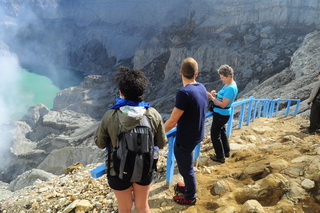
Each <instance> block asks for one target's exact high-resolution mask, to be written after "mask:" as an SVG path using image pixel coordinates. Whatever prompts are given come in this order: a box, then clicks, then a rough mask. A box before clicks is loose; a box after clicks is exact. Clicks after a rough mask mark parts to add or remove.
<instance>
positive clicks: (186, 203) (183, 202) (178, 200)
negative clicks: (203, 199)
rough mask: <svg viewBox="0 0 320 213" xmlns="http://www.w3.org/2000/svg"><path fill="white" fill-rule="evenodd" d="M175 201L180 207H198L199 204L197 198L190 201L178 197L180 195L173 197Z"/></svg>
mask: <svg viewBox="0 0 320 213" xmlns="http://www.w3.org/2000/svg"><path fill="white" fill-rule="evenodd" d="M173 200H174V202H176V203H177V204H180V205H196V203H197V199H196V198H194V199H190V200H189V199H186V198H185V197H184V196H178V195H175V196H173Z"/></svg>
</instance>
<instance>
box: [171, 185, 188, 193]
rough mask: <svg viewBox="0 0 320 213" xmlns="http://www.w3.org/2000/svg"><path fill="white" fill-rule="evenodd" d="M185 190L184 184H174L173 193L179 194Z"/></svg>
mask: <svg viewBox="0 0 320 213" xmlns="http://www.w3.org/2000/svg"><path fill="white" fill-rule="evenodd" d="M185 190H186V187H185V185H183V183H181V182H178V183H177V184H176V185H175V186H174V193H175V194H179V193H182V194H183V193H184V192H185Z"/></svg>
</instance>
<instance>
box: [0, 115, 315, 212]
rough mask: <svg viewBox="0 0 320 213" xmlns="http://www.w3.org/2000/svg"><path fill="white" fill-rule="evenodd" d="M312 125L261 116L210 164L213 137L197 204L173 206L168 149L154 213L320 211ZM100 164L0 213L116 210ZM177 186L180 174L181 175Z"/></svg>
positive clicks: (70, 173) (29, 191) (39, 185)
mask: <svg viewBox="0 0 320 213" xmlns="http://www.w3.org/2000/svg"><path fill="white" fill-rule="evenodd" d="M308 123H309V121H308V119H306V118H304V117H300V116H297V117H275V118H258V119H257V120H255V121H254V122H252V123H251V124H250V126H244V127H242V128H241V129H234V130H233V132H232V136H231V137H230V144H231V149H232V154H231V157H230V158H228V159H227V160H226V163H224V164H219V163H216V162H213V161H211V160H210V158H209V156H210V155H212V154H213V149H212V145H211V143H210V139H209V137H207V138H206V139H205V141H204V142H203V143H202V149H201V156H200V159H199V161H198V162H197V165H196V168H195V169H196V176H197V183H198V189H197V196H198V199H197V205H195V206H180V205H178V204H176V203H174V202H173V201H172V196H173V187H172V185H170V186H169V187H168V186H167V184H166V181H165V175H164V174H165V173H164V170H165V167H164V164H165V154H164V153H165V151H163V152H162V154H163V155H162V156H161V157H160V164H161V165H160V167H161V168H160V170H161V173H159V174H158V175H157V180H156V183H155V184H153V186H152V191H151V193H150V201H149V203H150V207H151V212H155V213H158V212H201V213H205V212H216V213H224V212H225V213H237V212H239V213H240V212H241V213H245V212H256V213H262V212H265V213H275V212H276V213H287V212H288V213H291V212H296V213H300V212H306V213H316V212H320V135H319V134H318V135H309V134H306V133H304V132H303V131H304V130H305V129H306V127H307V126H308ZM96 166H97V164H94V165H93V164H92V165H89V166H87V167H85V168H84V167H83V166H81V165H75V166H74V167H72V168H69V169H68V170H67V174H66V175H61V176H56V177H55V178H53V179H51V180H50V181H47V182H41V181H37V182H36V183H35V184H34V185H33V186H31V187H27V188H24V189H22V190H18V191H16V192H14V193H13V194H10V195H8V198H6V199H4V200H2V202H1V204H0V212H3V213H4V212H6V213H9V212H19V213H20V212H65V213H66V212H101V213H102V212H117V202H116V201H115V199H114V198H115V197H114V194H113V193H112V192H111V190H110V188H109V187H108V184H107V183H106V180H105V177H104V176H103V177H100V178H98V179H93V178H91V177H90V170H91V169H92V168H94V167H96ZM177 181H181V176H180V175H179V174H178V173H177V172H176V173H175V176H174V183H176V182H177ZM0 187H1V188H5V187H6V186H5V185H4V186H2V185H1V186H0ZM0 191H1V189H0Z"/></svg>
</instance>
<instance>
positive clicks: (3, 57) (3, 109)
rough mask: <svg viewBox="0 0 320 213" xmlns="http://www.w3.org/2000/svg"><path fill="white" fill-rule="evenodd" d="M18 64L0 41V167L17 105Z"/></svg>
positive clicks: (4, 155)
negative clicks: (10, 122)
mask: <svg viewBox="0 0 320 213" xmlns="http://www.w3.org/2000/svg"><path fill="white" fill-rule="evenodd" d="M20 69H21V68H20V66H19V61H18V59H17V57H16V56H15V55H14V54H12V53H10V52H9V51H8V48H7V47H6V45H5V44H3V43H2V42H1V41H0V160H1V166H0V168H1V169H2V168H4V167H5V166H6V161H8V159H7V157H6V156H7V154H8V151H9V148H10V144H11V143H10V141H11V135H10V133H9V132H8V125H7V124H8V123H9V121H10V119H11V118H12V116H13V114H14V112H15V109H16V108H17V107H18V106H19V105H18V104H19V103H18V101H17V100H18V95H19V82H20V73H19V71H20Z"/></svg>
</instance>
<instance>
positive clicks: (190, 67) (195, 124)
mask: <svg viewBox="0 0 320 213" xmlns="http://www.w3.org/2000/svg"><path fill="white" fill-rule="evenodd" d="M198 74H199V72H198V63H197V62H196V61H195V60H194V59H193V58H186V59H185V60H184V61H183V62H182V64H181V69H180V75H181V76H182V83H183V88H181V89H180V90H179V92H178V93H177V95H176V103H175V107H174V108H173V111H172V113H171V116H170V118H169V119H168V120H167V121H166V122H165V124H164V128H165V131H166V132H168V131H169V130H171V129H172V128H173V127H175V126H177V133H176V141H175V146H174V154H175V158H176V161H177V165H178V169H179V172H180V174H181V175H182V177H183V180H184V183H185V185H183V184H182V183H177V185H176V186H175V192H176V193H177V194H176V195H175V196H174V197H173V200H174V201H175V202H176V203H178V204H181V205H194V204H196V178H195V175H194V170H193V164H194V159H193V150H194V148H195V147H196V146H197V144H198V143H200V142H201V141H202V140H203V137H204V131H205V119H206V109H207V99H208V97H207V91H206V88H205V87H204V86H203V84H201V83H198V82H196V77H197V76H198ZM178 193H183V194H184V196H179V194H178Z"/></svg>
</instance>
